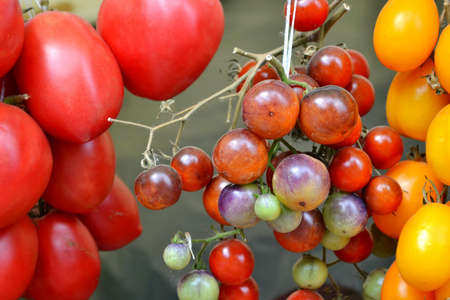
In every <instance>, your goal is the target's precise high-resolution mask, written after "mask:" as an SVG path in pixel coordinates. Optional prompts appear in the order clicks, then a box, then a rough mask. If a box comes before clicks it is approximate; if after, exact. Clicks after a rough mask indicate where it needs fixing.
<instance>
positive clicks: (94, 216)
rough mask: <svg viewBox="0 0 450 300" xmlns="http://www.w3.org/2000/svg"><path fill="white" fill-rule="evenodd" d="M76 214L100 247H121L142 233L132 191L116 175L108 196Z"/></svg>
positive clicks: (104, 248)
mask: <svg viewBox="0 0 450 300" xmlns="http://www.w3.org/2000/svg"><path fill="white" fill-rule="evenodd" d="M78 217H79V218H80V220H81V221H82V222H83V223H84V225H86V227H87V228H88V229H89V231H90V233H91V234H92V236H93V237H94V239H95V242H96V243H97V246H98V249H99V250H104V251H105V250H108V251H109V250H116V249H119V248H122V247H124V246H126V245H127V244H129V243H131V242H132V241H133V240H135V239H136V238H137V237H138V236H139V235H140V234H141V233H142V225H141V221H140V218H139V209H138V205H137V201H136V199H135V198H134V194H133V193H132V192H131V190H130V189H129V188H128V186H127V185H126V184H125V183H124V182H123V181H122V179H120V177H119V176H117V175H116V176H115V178H114V183H113V186H112V188H111V190H110V192H109V194H108V196H107V197H106V199H105V200H103V202H102V203H101V204H100V206H99V207H98V208H97V210H96V211H95V212H93V213H90V214H80V215H78Z"/></svg>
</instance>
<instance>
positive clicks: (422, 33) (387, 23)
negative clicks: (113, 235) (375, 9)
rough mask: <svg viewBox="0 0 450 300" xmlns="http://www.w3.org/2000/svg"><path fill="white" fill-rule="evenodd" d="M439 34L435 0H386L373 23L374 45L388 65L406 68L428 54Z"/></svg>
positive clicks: (400, 70)
mask: <svg viewBox="0 0 450 300" xmlns="http://www.w3.org/2000/svg"><path fill="white" fill-rule="evenodd" d="M438 35H439V12H438V8H437V6H436V3H435V2H434V0H412V1H403V0H389V1H388V2H387V3H386V4H385V5H384V7H383V9H382V10H381V11H380V13H379V15H378V18H377V20H376V23H375V29H374V33H373V45H374V48H375V53H376V55H377V57H378V59H379V60H380V61H381V63H382V64H383V65H384V66H385V67H386V68H388V69H391V70H394V71H397V72H407V71H411V70H414V69H415V68H417V67H419V66H420V65H421V64H422V63H424V62H425V60H426V59H427V58H428V57H429V56H430V54H431V52H432V51H433V49H434V46H435V45H436V42H437V39H438Z"/></svg>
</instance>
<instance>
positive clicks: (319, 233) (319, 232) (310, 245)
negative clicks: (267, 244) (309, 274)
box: [273, 208, 325, 252]
mask: <svg viewBox="0 0 450 300" xmlns="http://www.w3.org/2000/svg"><path fill="white" fill-rule="evenodd" d="M273 234H274V236H275V239H276V240H277V242H278V244H280V246H282V247H283V248H284V249H286V250H288V251H290V252H306V251H310V250H312V249H314V248H316V247H317V246H318V245H319V244H320V241H321V240H322V238H323V235H324V234H325V224H324V222H323V219H322V213H321V212H320V210H319V209H317V208H315V209H313V210H311V211H304V212H302V219H301V222H300V224H299V225H298V226H297V228H295V229H294V230H292V231H289V232H286V233H282V232H278V231H273Z"/></svg>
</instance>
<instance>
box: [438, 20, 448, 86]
mask: <svg viewBox="0 0 450 300" xmlns="http://www.w3.org/2000/svg"><path fill="white" fill-rule="evenodd" d="M449 45H450V26H448V25H447V26H446V27H445V28H444V29H443V30H442V32H441V34H440V36H439V39H438V41H437V44H436V49H435V52H434V62H435V64H436V74H437V77H438V78H439V82H440V83H441V86H442V87H443V88H444V89H445V90H446V91H447V92H448V91H450V71H449V69H448V68H447V66H448V65H449V57H448V49H449Z"/></svg>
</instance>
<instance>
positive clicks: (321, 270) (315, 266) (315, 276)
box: [292, 254, 328, 290]
mask: <svg viewBox="0 0 450 300" xmlns="http://www.w3.org/2000/svg"><path fill="white" fill-rule="evenodd" d="M292 278H293V279H294V281H295V283H296V284H297V285H298V286H299V287H300V288H303V289H310V290H316V289H318V288H320V287H322V285H323V284H324V283H325V281H326V280H327V278H328V267H327V265H326V263H324V262H323V261H322V260H321V259H320V258H317V257H315V256H312V255H307V254H304V255H303V256H302V257H301V258H300V259H298V260H297V261H296V262H295V264H294V266H293V267H292Z"/></svg>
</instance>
